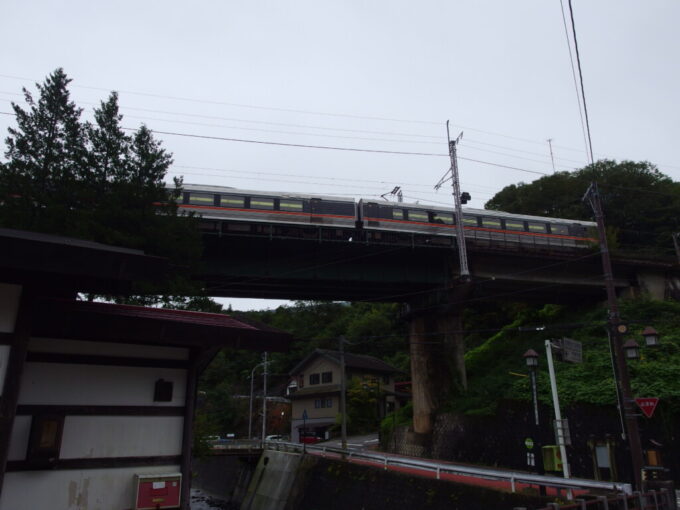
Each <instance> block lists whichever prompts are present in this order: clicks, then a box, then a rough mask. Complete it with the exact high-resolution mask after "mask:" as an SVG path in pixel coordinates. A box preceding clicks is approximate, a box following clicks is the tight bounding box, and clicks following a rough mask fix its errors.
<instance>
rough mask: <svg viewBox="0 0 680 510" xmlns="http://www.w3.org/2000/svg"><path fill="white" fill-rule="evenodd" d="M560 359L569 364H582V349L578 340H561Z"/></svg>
mask: <svg viewBox="0 0 680 510" xmlns="http://www.w3.org/2000/svg"><path fill="white" fill-rule="evenodd" d="M561 344H562V359H563V360H564V361H568V362H570V363H582V362H583V347H582V346H581V342H579V341H578V340H572V339H571V338H562V342H561Z"/></svg>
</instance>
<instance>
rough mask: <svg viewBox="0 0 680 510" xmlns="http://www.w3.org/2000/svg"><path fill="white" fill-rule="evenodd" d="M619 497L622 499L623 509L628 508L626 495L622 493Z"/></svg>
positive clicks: (626, 509)
mask: <svg viewBox="0 0 680 510" xmlns="http://www.w3.org/2000/svg"><path fill="white" fill-rule="evenodd" d="M620 497H621V499H622V500H623V510H628V495H627V494H623V493H622V494H621V495H620Z"/></svg>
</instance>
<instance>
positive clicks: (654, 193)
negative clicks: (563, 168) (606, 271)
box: [485, 160, 680, 256]
mask: <svg viewBox="0 0 680 510" xmlns="http://www.w3.org/2000/svg"><path fill="white" fill-rule="evenodd" d="M591 182H597V183H598V187H599V189H600V193H601V198H602V207H603V211H604V215H605V222H606V224H607V226H608V227H610V231H609V232H608V236H609V237H610V238H612V239H610V241H612V240H613V238H614V237H615V238H616V239H617V242H618V244H619V251H621V252H623V253H627V252H630V251H634V252H635V253H636V254H637V255H641V254H644V253H650V254H653V255H654V254H655V255H657V256H658V255H659V254H664V255H672V254H673V244H672V240H671V234H672V233H673V232H677V231H678V230H679V229H680V183H678V182H674V181H673V180H672V179H671V178H670V177H668V176H666V175H664V174H662V173H661V172H659V171H658V170H657V168H656V167H655V166H654V165H652V164H651V163H648V162H639V163H638V162H632V161H622V162H620V163H617V162H616V161H611V160H602V161H598V162H596V163H594V164H592V165H589V166H586V167H585V168H583V169H581V170H579V171H576V172H572V173H569V172H557V173H555V174H552V175H548V176H545V177H541V178H540V179H538V180H536V181H534V182H532V183H530V184H525V183H519V184H517V185H515V184H513V185H510V186H506V187H505V188H504V189H503V190H501V191H500V192H498V193H497V194H496V195H495V196H494V197H493V198H492V199H491V200H489V201H488V202H487V203H486V205H485V207H486V208H487V209H496V210H503V211H508V212H512V213H518V214H532V215H538V216H550V217H558V218H571V219H578V220H592V216H593V215H592V211H591V210H590V208H589V207H588V206H586V205H584V204H583V203H582V201H581V199H582V197H583V195H584V193H585V192H586V190H587V189H588V186H590V183H591ZM615 247H616V243H612V244H610V248H612V249H613V248H615Z"/></svg>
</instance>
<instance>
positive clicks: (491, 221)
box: [482, 218, 501, 228]
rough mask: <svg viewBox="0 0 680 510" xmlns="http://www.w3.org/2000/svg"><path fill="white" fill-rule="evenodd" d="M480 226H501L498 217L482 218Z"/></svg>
mask: <svg viewBox="0 0 680 510" xmlns="http://www.w3.org/2000/svg"><path fill="white" fill-rule="evenodd" d="M482 227H486V228H501V220H500V219H499V218H482Z"/></svg>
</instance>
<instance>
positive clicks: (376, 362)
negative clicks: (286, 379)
mask: <svg viewBox="0 0 680 510" xmlns="http://www.w3.org/2000/svg"><path fill="white" fill-rule="evenodd" d="M317 356H323V357H325V358H328V359H330V360H331V361H333V362H334V363H337V364H338V365H339V364H340V351H331V350H328V349H315V350H314V351H313V352H312V353H311V354H309V355H308V356H307V357H306V358H305V359H303V360H302V361H301V362H300V363H298V364H297V365H296V366H295V368H293V369H292V370H291V371H290V375H295V374H297V373H298V372H300V370H301V369H302V368H303V367H304V366H305V365H307V364H308V363H309V362H310V361H311V360H312V359H313V358H315V357H317ZM345 367H346V368H347V369H354V370H365V371H367V372H380V373H390V374H391V373H395V372H398V371H399V370H397V369H396V368H394V367H393V366H392V365H390V364H389V363H385V362H384V361H383V360H381V359H378V358H374V357H373V356H365V355H362V354H353V353H350V352H345Z"/></svg>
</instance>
